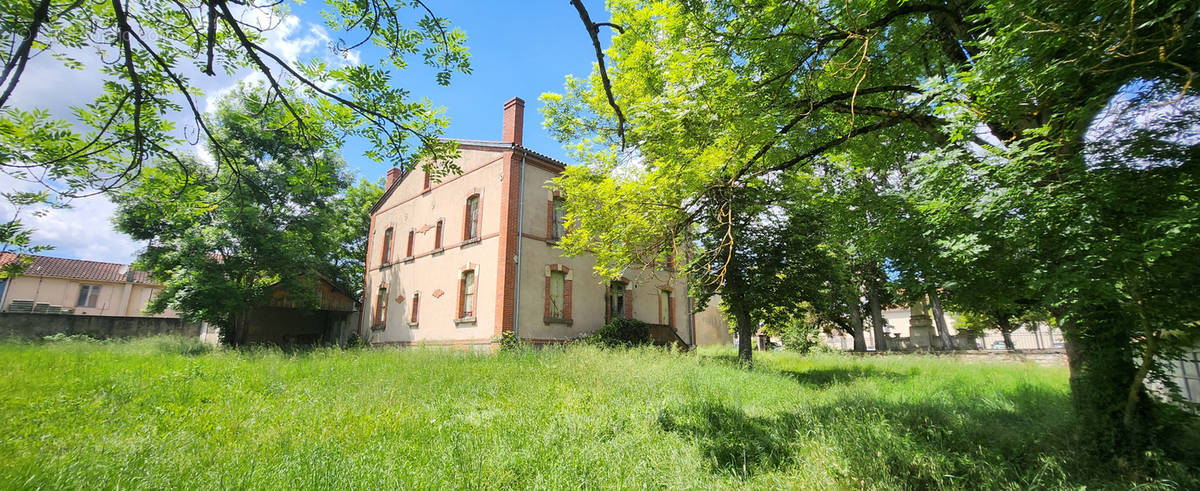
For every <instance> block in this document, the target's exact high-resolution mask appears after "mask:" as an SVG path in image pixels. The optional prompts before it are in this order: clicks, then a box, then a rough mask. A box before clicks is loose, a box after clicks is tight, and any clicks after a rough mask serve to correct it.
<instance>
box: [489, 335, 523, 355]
mask: <svg viewBox="0 0 1200 491" xmlns="http://www.w3.org/2000/svg"><path fill="white" fill-rule="evenodd" d="M493 339H496V338H493ZM496 342H497V343H499V344H500V351H520V350H523V349H526V348H528V347H529V346H528V343H526V342H524V341H521V338H518V337H517V334H516V333H514V332H512V331H504V334H501V335H500V337H499V339H496Z"/></svg>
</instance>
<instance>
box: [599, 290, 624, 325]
mask: <svg viewBox="0 0 1200 491" xmlns="http://www.w3.org/2000/svg"><path fill="white" fill-rule="evenodd" d="M604 298H605V300H606V301H605V304H606V305H605V313H604V319H605V320H612V319H616V318H617V317H626V315H625V283H624V282H621V281H614V282H612V283H609V284H608V295H606V296H605V297H604Z"/></svg>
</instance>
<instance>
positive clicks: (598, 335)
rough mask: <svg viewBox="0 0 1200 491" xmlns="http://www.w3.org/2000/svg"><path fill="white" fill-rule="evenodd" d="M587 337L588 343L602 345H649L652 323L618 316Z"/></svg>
mask: <svg viewBox="0 0 1200 491" xmlns="http://www.w3.org/2000/svg"><path fill="white" fill-rule="evenodd" d="M585 339H586V341H587V342H588V343H592V344H598V345H602V346H639V345H647V344H650V324H647V323H645V322H642V321H640V320H637V319H627V318H624V317H618V318H616V319H613V320H611V321H609V322H608V324H605V325H604V327H601V328H600V330H598V331H596V332H594V333H592V334H591V335H589V336H588V337H587V338H585Z"/></svg>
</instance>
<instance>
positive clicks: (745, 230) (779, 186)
mask: <svg viewBox="0 0 1200 491" xmlns="http://www.w3.org/2000/svg"><path fill="white" fill-rule="evenodd" d="M772 184H774V185H772ZM806 184H809V185H807V186H806ZM810 186H811V184H810V183H804V182H802V181H801V182H796V181H792V180H783V182H777V183H770V182H764V181H757V182H753V183H751V184H749V185H747V186H745V187H743V188H728V189H727V190H726V191H728V192H731V193H734V196H730V197H726V198H725V199H723V201H724V202H725V203H726V204H727V205H728V206H726V207H724V208H720V209H718V210H717V212H716V213H714V214H709V215H702V216H700V217H698V221H697V226H696V232H695V234H694V237H695V238H696V242H697V244H698V245H699V247H698V248H697V249H698V250H699V251H700V253H698V254H697V255H696V256H695V257H694V259H693V260H692V262H691V263H690V264H688V266H687V268H686V271H687V273H688V279H689V281H690V282H691V285H690V290H691V294H692V295H694V296H695V298H696V299H697V303H698V304H699V307H698V308H703V307H704V305H705V304H707V302H708V301H709V299H710V298H712V297H713V296H714V295H717V294H720V296H721V302H722V303H723V304H724V305H725V308H726V309H727V310H728V311H729V313H730V314H731V316H732V317H733V319H734V324H735V327H736V329H737V337H738V358H739V359H741V361H742V362H743V363H746V364H750V363H751V362H752V358H753V354H752V353H753V351H752V349H753V344H752V343H751V340H752V339H753V338H754V335H755V332H756V331H757V330H758V326H759V325H766V326H775V325H781V324H785V323H788V322H789V320H790V319H792V317H793V316H794V315H795V314H796V313H797V312H798V311H799V310H801V306H802V304H804V303H806V302H807V303H810V304H811V303H812V302H817V303H822V304H824V303H828V302H830V297H831V296H832V295H833V293H834V290H833V288H831V285H830V284H829V277H830V275H831V274H832V272H833V263H832V257H831V255H830V253H829V252H828V250H827V249H825V247H824V246H823V244H822V243H821V239H822V235H821V230H822V226H821V219H820V216H819V215H817V214H816V213H815V210H814V209H813V208H811V207H809V206H807V205H808V204H809V202H808V201H806V198H807V197H808V196H809V194H808V193H810V192H811V189H810ZM781 196H787V197H790V198H791V199H781ZM590 231H591V229H573V230H572V231H571V233H572V234H579V236H580V238H582V237H587V236H588V234H589V233H590ZM580 243H583V241H580V240H579V238H577V239H576V242H573V244H580ZM568 251H572V250H571V249H568Z"/></svg>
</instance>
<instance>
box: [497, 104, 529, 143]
mask: <svg viewBox="0 0 1200 491" xmlns="http://www.w3.org/2000/svg"><path fill="white" fill-rule="evenodd" d="M524 132H525V101H524V100H521V98H520V97H513V98H512V99H509V100H508V102H505V103H504V125H503V126H502V128H501V133H502V134H501V141H505V142H510V143H513V144H515V145H520V144H521V135H522V133H524Z"/></svg>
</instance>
